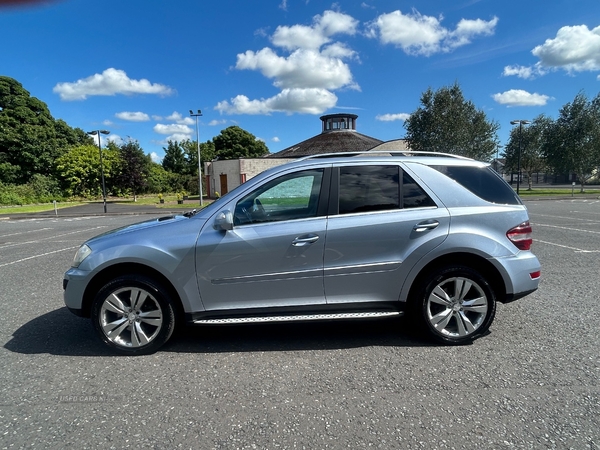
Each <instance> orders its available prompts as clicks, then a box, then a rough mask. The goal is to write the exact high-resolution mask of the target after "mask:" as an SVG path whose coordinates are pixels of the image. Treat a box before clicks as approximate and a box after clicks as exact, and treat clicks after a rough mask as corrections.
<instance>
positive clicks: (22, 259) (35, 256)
mask: <svg viewBox="0 0 600 450" xmlns="http://www.w3.org/2000/svg"><path fill="white" fill-rule="evenodd" d="M78 247H79V245H75V246H72V247H67V248H62V249H60V250H54V251H52V252H46V253H41V254H39V255H33V256H28V257H27V258H21V259H18V260H16V261H11V262H7V263H4V264H0V267H6V266H10V265H12V264H17V263H20V262H23V261H27V260H30V259H35V258H41V257H42V256H47V255H52V254H54V253H60V252H65V251H67V250H73V249H74V248H78Z"/></svg>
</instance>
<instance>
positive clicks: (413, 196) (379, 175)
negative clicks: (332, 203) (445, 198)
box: [338, 165, 436, 214]
mask: <svg viewBox="0 0 600 450" xmlns="http://www.w3.org/2000/svg"><path fill="white" fill-rule="evenodd" d="M339 177H340V178H339V205H338V213H339V214H351V213H360V212H373V211H389V210H394V209H402V208H421V207H435V206H436V204H435V202H434V201H433V200H432V199H431V197H429V195H427V193H426V192H425V191H424V190H423V189H422V188H421V187H420V186H419V185H418V184H417V183H416V182H415V180H413V179H412V178H411V177H410V176H409V175H408V174H407V173H406V172H404V171H403V170H401V168H400V167H399V166H397V165H386V166H346V167H341V168H340V172H339ZM400 180H402V183H400Z"/></svg>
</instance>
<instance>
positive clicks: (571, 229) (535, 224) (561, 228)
mask: <svg viewBox="0 0 600 450" xmlns="http://www.w3.org/2000/svg"><path fill="white" fill-rule="evenodd" d="M532 226H533V227H534V228H535V227H548V228H558V229H560V230H568V231H581V232H582V233H592V234H600V231H592V230H582V229H579V228H573V227H559V226H558V225H548V224H545V223H535V222H534V223H533V224H532Z"/></svg>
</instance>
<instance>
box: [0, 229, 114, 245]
mask: <svg viewBox="0 0 600 450" xmlns="http://www.w3.org/2000/svg"><path fill="white" fill-rule="evenodd" d="M98 228H106V225H104V226H99V227H94V228H88V229H86V230H78V231H71V232H70V233H63V234H57V235H55V236H49V237H47V238H40V239H36V240H35V241H25V242H11V243H10V244H6V245H2V246H0V249H4V248H9V247H14V246H17V245H26V244H37V243H38V242H41V241H47V240H48V239H56V238H59V237H63V236H69V235H71V234H77V233H86V232H88V231H92V230H97V229H98Z"/></svg>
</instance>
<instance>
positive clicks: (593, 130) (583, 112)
mask: <svg viewBox="0 0 600 450" xmlns="http://www.w3.org/2000/svg"><path fill="white" fill-rule="evenodd" d="M544 154H545V156H546V158H547V161H548V164H549V165H550V166H551V167H553V168H554V169H555V170H556V171H557V172H574V173H575V174H576V175H577V179H578V180H579V183H580V186H581V192H583V191H584V187H585V183H586V182H587V180H589V179H590V178H592V177H593V176H594V172H595V171H597V170H598V167H599V166H600V94H598V95H597V96H596V98H595V99H593V100H592V101H590V100H588V98H587V97H586V96H585V94H583V93H579V94H577V95H576V96H575V99H574V100H573V101H572V102H571V103H567V104H566V105H564V106H563V107H562V108H561V109H560V111H559V116H558V119H556V121H555V122H554V123H553V124H552V125H551V126H550V127H548V131H547V133H546V136H545V139H544Z"/></svg>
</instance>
